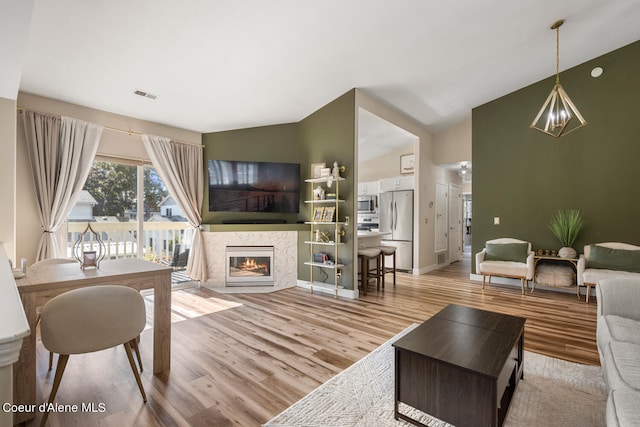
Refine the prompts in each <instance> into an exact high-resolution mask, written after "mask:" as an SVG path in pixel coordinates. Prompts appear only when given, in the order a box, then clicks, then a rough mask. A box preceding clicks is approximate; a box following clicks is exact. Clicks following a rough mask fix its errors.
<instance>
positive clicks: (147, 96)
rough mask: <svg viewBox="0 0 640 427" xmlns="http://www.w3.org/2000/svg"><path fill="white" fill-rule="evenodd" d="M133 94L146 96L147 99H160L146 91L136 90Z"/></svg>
mask: <svg viewBox="0 0 640 427" xmlns="http://www.w3.org/2000/svg"><path fill="white" fill-rule="evenodd" d="M133 93H135V94H136V95H138V96H144V97H145V98H149V99H156V98H157V97H158V95H154V94H152V93H149V92H145V91H143V90H140V89H136V90H134V91H133Z"/></svg>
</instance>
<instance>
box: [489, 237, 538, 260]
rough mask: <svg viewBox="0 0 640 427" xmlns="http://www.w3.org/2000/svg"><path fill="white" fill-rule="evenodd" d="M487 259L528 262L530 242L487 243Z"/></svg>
mask: <svg viewBox="0 0 640 427" xmlns="http://www.w3.org/2000/svg"><path fill="white" fill-rule="evenodd" d="M485 248H486V254H485V256H484V259H485V261H514V262H527V255H529V254H528V253H527V252H528V249H529V244H528V243H489V242H487V243H486V245H485Z"/></svg>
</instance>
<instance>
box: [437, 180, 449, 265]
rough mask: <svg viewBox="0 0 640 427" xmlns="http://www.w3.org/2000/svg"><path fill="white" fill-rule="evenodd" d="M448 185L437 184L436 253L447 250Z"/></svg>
mask: <svg viewBox="0 0 640 427" xmlns="http://www.w3.org/2000/svg"><path fill="white" fill-rule="evenodd" d="M447 210H448V203H447V184H444V183H442V182H437V183H436V252H443V251H446V250H447V243H448V242H447V240H448V239H447V236H448V233H447V222H448V218H447Z"/></svg>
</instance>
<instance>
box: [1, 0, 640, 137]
mask: <svg viewBox="0 0 640 427" xmlns="http://www.w3.org/2000/svg"><path fill="white" fill-rule="evenodd" d="M0 4H1V5H2V6H1V7H2V9H3V10H2V12H3V13H1V14H0V24H2V25H0V49H1V51H2V62H1V63H0V96H1V97H4V98H9V99H15V98H16V96H17V93H18V91H19V90H20V91H24V92H28V93H33V94H37V95H41V96H45V97H50V98H54V99H59V100H62V101H67V102H71V103H74V104H79V105H83V106H88V107H92V108H96V109H100V110H104V111H109V112H113V113H118V114H122V115H126V116H131V117H135V118H140V119H144V120H150V121H153V122H158V123H163V124H167V125H171V126H176V127H180V128H185V129H189V130H193V131H198V132H211V131H219V130H227V129H237V128H245V127H253V126H263V125H270V124H276V123H287V122H294V121H299V120H301V119H302V118H304V117H306V116H307V115H309V114H310V113H312V112H313V111H315V110H317V109H318V108H320V107H321V106H323V105H325V104H326V103H328V102H330V101H332V100H333V99H335V98H337V97H338V96H340V95H341V94H343V93H345V92H346V91H348V90H350V89H351V88H354V87H357V88H360V89H362V90H364V91H366V92H367V93H368V94H369V95H371V96H373V97H375V98H378V99H380V100H382V101H384V102H386V103H388V104H390V105H392V106H394V107H395V108H397V109H399V110H401V111H403V112H405V113H406V114H408V115H409V116H411V117H413V118H414V119H415V120H417V121H419V122H421V123H422V124H424V125H425V126H426V127H427V128H428V129H430V130H431V131H433V132H437V131H439V130H442V129H445V128H446V127H447V126H449V125H451V124H453V123H456V122H457V121H460V120H461V119H463V118H464V117H468V116H469V114H470V111H471V109H472V108H473V107H475V106H478V105H481V104H483V103H485V102H488V101H490V100H492V99H495V98H497V97H500V96H503V95H505V94H507V93H510V92H512V91H514V90H516V89H519V88H521V87H524V86H526V85H529V84H531V83H534V82H536V81H539V80H541V79H544V78H546V77H549V76H550V75H552V74H554V72H555V33H554V32H553V31H552V30H550V29H549V26H550V25H551V24H552V23H553V22H554V21H556V20H558V19H560V18H564V19H565V21H566V23H565V25H564V26H563V27H562V29H561V33H560V47H561V64H560V67H561V70H562V69H566V68H569V67H572V66H575V65H577V64H580V63H582V62H584V61H587V60H590V59H593V58H594V57H597V56H599V55H602V54H604V53H606V52H609V51H611V50H614V49H617V48H619V47H622V46H624V45H627V44H629V43H632V42H634V41H636V40H638V39H640V25H638V22H639V21H640V2H639V1H638V0H518V1H513V0H485V1H477V0H455V1H446V2H445V1H440V2H435V1H425V0H393V1H392V0H348V1H345V0H303V1H300V0H273V1H264V0H241V1H232V0H228V1H221V0H217V1H211V0H192V1H171V0H136V1H130V0H111V1H104V0H95V1H86V0H56V1H51V0H3V1H2V3H0ZM135 90H140V91H143V92H147V93H150V94H152V95H157V98H156V99H151V98H149V97H143V96H138V95H135V94H134V91H135Z"/></svg>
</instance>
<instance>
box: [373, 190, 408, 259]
mask: <svg viewBox="0 0 640 427" xmlns="http://www.w3.org/2000/svg"><path fill="white" fill-rule="evenodd" d="M378 203H379V204H378V215H379V217H380V224H379V229H380V232H381V233H389V234H388V235H386V236H382V241H381V244H382V245H385V246H395V247H396V268H397V269H398V270H413V190H402V191H388V192H386V193H382V194H380V199H379V201H378ZM386 264H387V266H389V265H391V264H390V263H389V262H387V263H386Z"/></svg>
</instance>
